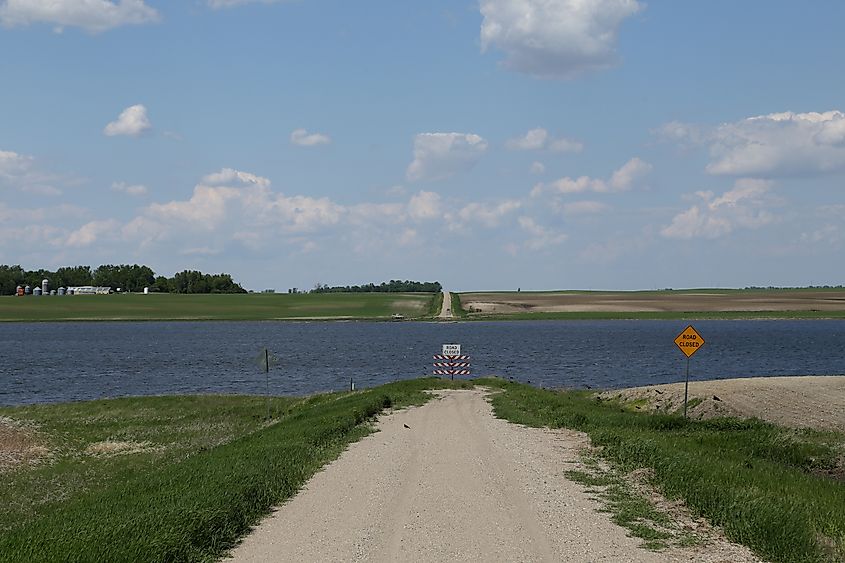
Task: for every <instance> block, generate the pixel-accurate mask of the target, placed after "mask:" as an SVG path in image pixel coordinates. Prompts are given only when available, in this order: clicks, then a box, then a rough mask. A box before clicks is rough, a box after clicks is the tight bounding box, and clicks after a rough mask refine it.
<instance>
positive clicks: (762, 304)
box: [461, 289, 845, 314]
mask: <svg viewBox="0 0 845 563" xmlns="http://www.w3.org/2000/svg"><path fill="white" fill-rule="evenodd" d="M461 304H462V306H463V308H464V309H465V310H466V311H469V312H470V313H486V314H512V313H648V312H678V313H683V312H743V311H749V312H764V311H775V312H786V311H821V312H831V313H840V312H843V311H845V290H843V289H830V290H808V289H802V290H774V289H772V290H759V291H757V290H733V291H725V290H695V291H687V290H684V291H615V292H598V291H595V292H594V291H587V292H574V291H573V292H560V293H553V292H550V293H541V292H518V293H493V292H490V293H462V294H461Z"/></svg>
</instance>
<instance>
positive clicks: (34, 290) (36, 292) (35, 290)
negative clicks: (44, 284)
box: [32, 287, 42, 297]
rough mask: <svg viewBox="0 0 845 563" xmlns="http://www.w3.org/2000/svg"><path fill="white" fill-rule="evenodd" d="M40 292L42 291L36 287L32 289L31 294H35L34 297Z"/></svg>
mask: <svg viewBox="0 0 845 563" xmlns="http://www.w3.org/2000/svg"><path fill="white" fill-rule="evenodd" d="M41 293H42V291H41V288H40V287H36V288H35V289H33V290H32V294H33V295H35V296H36V297H38V296H39V295H41Z"/></svg>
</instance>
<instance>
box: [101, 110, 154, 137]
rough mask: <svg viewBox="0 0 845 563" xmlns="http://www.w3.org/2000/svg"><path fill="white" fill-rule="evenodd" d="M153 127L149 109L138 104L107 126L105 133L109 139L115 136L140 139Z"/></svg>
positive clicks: (124, 111) (123, 112)
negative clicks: (148, 115)
mask: <svg viewBox="0 0 845 563" xmlns="http://www.w3.org/2000/svg"><path fill="white" fill-rule="evenodd" d="M152 127H153V125H152V123H150V120H149V118H148V117H147V108H146V107H144V106H143V105H141V104H136V105H134V106H129V107H128V108H126V109H125V110H123V111H122V112H121V113H120V115H119V116H118V117H117V119H116V120H115V121H112V122H111V123H109V124H108V125H106V127H105V129H103V133H104V134H105V135H107V136H109V137H114V136H115V135H128V136H130V137H138V136H140V135H143V134H144V133H146V132H147V131H149V130H150V129H152Z"/></svg>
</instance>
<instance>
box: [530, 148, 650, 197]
mask: <svg viewBox="0 0 845 563" xmlns="http://www.w3.org/2000/svg"><path fill="white" fill-rule="evenodd" d="M651 169H652V166H651V164H649V163H648V162H645V161H644V160H642V159H640V158H638V157H634V158H632V159H631V160H629V161H628V162H626V163H625V164H623V165H622V166H621V167H620V168H619V169H617V170H616V171H614V172H613V174H612V175H611V176H610V179H608V180H604V179H602V178H592V177H590V176H580V177H578V178H570V177H569V176H566V177H564V178H561V179H559V180H556V181H554V182H552V183H550V184H544V183H540V184H537V185H536V186H534V189H532V190H531V196H532V197H537V196H539V195H541V194H543V193H553V194H577V193H583V192H596V193H610V192H624V191H627V190H630V189H631V188H632V187H633V186H634V185H635V184H636V183H637V181H639V180H640V179H641V178H642V177H644V176H646V175H647V174H648V173H649V172H651Z"/></svg>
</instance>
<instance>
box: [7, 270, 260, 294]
mask: <svg viewBox="0 0 845 563" xmlns="http://www.w3.org/2000/svg"><path fill="white" fill-rule="evenodd" d="M44 279H46V280H47V281H49V282H50V289H58V288H59V287H71V286H81V285H94V286H100V287H111V288H113V289H117V288H120V290H121V291H143V289H144V288H145V287H149V288H150V290H151V291H159V292H162V293H246V290H244V288H242V287H241V286H240V285H239V284H237V283H235V281H233V280H232V276H230V275H229V274H203V273H202V272H197V271H194V270H185V271H183V272H179V273H178V274H176V275H174V276H173V277H172V278H167V277H165V276H156V275H155V272H153V270H152V269H151V268H150V267H149V266H139V265H138V264H132V265H130V264H119V265H112V264H106V265H103V266H100V267H98V268H96V269H94V270H92V269H91V267H90V266H73V267H65V268H59V269H58V270H56V271H55V272H53V271H50V270H43V269H42V270H24V269H23V268H21V267H20V266H5V265H0V295H14V294H15V289H16V288H17V286H19V285H21V286H27V285H28V286H31V287H33V288H35V287H41V280H44Z"/></svg>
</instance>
